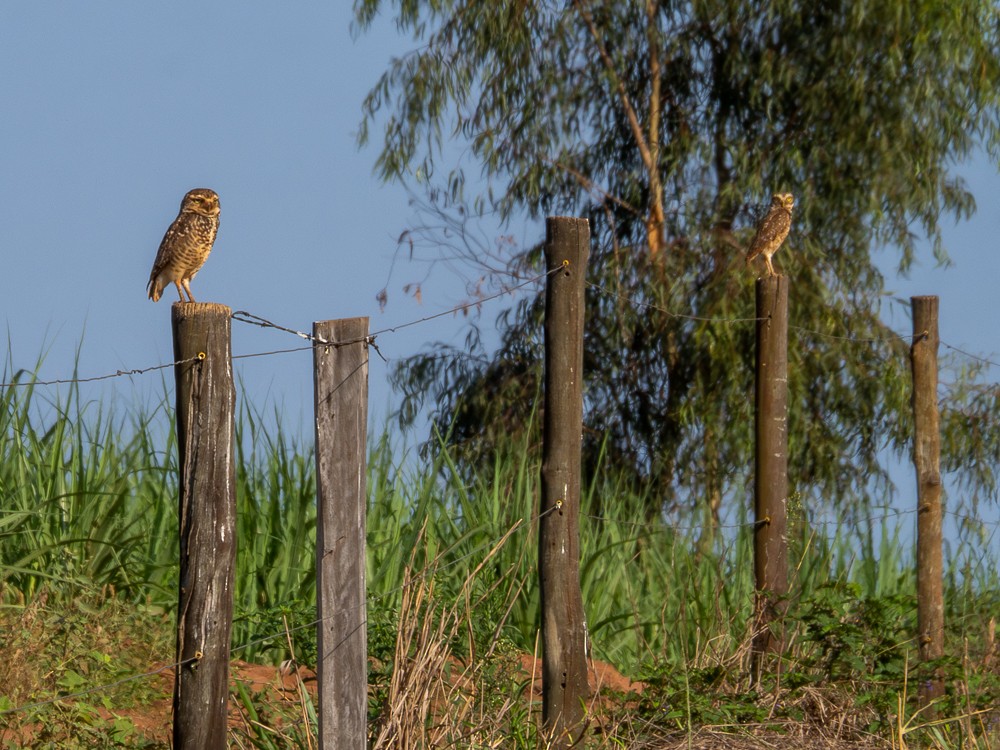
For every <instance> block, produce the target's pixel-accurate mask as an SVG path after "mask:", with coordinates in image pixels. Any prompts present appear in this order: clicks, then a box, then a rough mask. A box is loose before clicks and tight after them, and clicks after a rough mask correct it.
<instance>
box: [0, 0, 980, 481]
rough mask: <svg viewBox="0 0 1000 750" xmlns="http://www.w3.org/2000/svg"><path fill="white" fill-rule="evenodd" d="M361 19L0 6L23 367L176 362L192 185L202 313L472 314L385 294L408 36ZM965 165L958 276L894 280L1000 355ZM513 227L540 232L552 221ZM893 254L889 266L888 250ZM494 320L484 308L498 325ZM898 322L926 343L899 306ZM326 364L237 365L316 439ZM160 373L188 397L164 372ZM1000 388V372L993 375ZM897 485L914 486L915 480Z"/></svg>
mask: <svg viewBox="0 0 1000 750" xmlns="http://www.w3.org/2000/svg"><path fill="white" fill-rule="evenodd" d="M351 19H352V14H351V11H350V3H348V2H344V1H343V0H342V1H341V2H315V1H314V2H301V3H291V4H275V3H259V2H250V3H235V2H218V3H192V2H174V3H125V2H105V1H91V2H86V3H59V4H55V3H4V4H3V5H2V6H0V102H2V107H3V116H2V117H0V226H2V234H0V242H2V244H3V249H2V252H3V260H4V268H3V272H2V275H0V300H2V310H3V316H4V324H5V327H6V329H7V333H8V336H9V339H10V346H11V351H12V353H13V358H12V361H8V362H7V370H8V372H9V371H10V369H11V368H15V369H16V368H19V367H27V368H32V367H33V366H34V362H35V360H36V358H37V357H38V356H39V355H40V354H42V353H44V355H45V359H44V363H43V366H42V368H41V372H40V375H41V377H42V378H43V379H48V378H60V377H68V376H69V375H70V374H71V370H72V367H73V363H74V358H75V356H76V353H77V350H78V348H79V371H80V374H81V375H82V376H91V375H100V374H104V373H108V372H113V371H115V370H117V369H131V368H142V367H147V366H150V365H154V364H158V363H164V362H169V361H170V360H171V359H172V349H171V340H170V327H169V319H170V304H171V303H172V302H173V300H174V298H175V293H174V292H173V290H170V289H168V290H167V292H166V294H165V295H164V299H163V300H161V302H160V303H158V304H153V303H152V302H150V301H149V300H147V299H146V294H145V285H146V280H147V278H148V274H149V268H150V265H151V263H152V260H153V257H154V255H155V253H156V249H157V246H158V244H159V241H160V238H161V237H162V235H163V232H164V230H165V229H166V227H167V226H168V225H169V223H170V221H171V220H172V219H173V217H174V216H175V214H176V211H177V207H178V205H179V202H180V199H181V196H182V195H183V194H184V193H185V192H186V191H187V190H188V189H190V188H192V187H211V188H213V189H215V190H216V191H217V192H218V193H219V194H220V196H221V201H222V224H221V229H220V233H219V237H218V241H217V243H216V246H215V251H214V252H213V254H212V257H211V258H210V260H209V261H208V263H207V265H206V266H205V268H204V269H203V271H202V272H201V274H200V275H199V276H198V278H197V279H196V281H195V283H194V285H193V289H194V292H195V295H196V297H197V298H198V299H199V301H214V302H221V303H224V304H227V305H229V306H230V307H232V308H233V309H234V310H248V311H250V312H253V313H255V314H257V315H261V316H263V317H265V318H268V319H270V320H273V321H275V322H278V323H282V324H284V325H288V326H291V327H293V328H297V329H299V330H309V328H310V326H311V323H312V321H314V320H323V319H328V318H338V317H351V316H355V315H369V316H371V318H372V328H373V330H374V329H380V328H384V327H388V326H391V325H394V324H397V323H401V322H404V321H407V320H411V319H414V318H418V317H422V316H425V315H430V314H433V313H435V312H439V311H441V310H444V309H447V308H449V307H451V306H453V305H454V304H456V303H458V302H461V301H463V299H464V295H465V292H464V289H463V288H462V286H461V284H459V283H457V282H455V281H454V279H452V278H450V277H447V276H442V277H441V278H440V279H439V280H438V282H437V283H436V284H434V285H432V286H430V287H429V288H428V289H427V290H426V291H425V293H424V295H423V301H422V303H421V304H419V305H418V304H417V303H416V302H415V301H413V300H407V299H406V297H405V295H404V294H403V293H402V290H401V286H402V284H403V283H405V282H406V281H410V280H412V279H414V278H420V277H422V276H423V273H424V270H425V269H423V268H407V267H406V266H405V265H404V266H402V267H397V269H396V271H395V272H394V275H393V278H392V286H390V288H389V292H390V303H389V306H388V308H387V309H386V311H385V312H384V313H381V312H380V311H379V308H378V304H377V302H376V294H377V293H378V292H379V290H380V289H382V287H383V286H384V285H385V283H386V281H387V279H388V277H389V272H390V266H391V263H392V259H393V255H394V252H395V248H396V238H397V237H398V235H399V234H400V232H401V231H402V230H403V229H405V228H406V227H407V225H408V223H409V221H410V220H411V218H412V211H411V209H410V208H409V206H408V204H407V195H406V193H405V191H404V190H403V189H402V188H400V187H398V186H388V187H385V186H383V185H381V184H380V183H379V181H378V180H377V178H375V177H374V175H373V172H372V165H373V163H374V160H375V157H376V151H375V149H374V148H367V149H365V150H361V151H359V150H358V148H357V147H356V141H355V133H356V130H357V127H358V124H359V122H360V120H361V110H360V106H361V101H362V98H363V96H364V95H365V93H366V92H367V90H368V89H369V88H370V87H371V85H372V84H373V83H374V82H375V81H376V79H377V77H378V75H379V73H380V72H381V71H382V70H383V69H384V68H385V66H386V63H387V61H388V60H389V58H390V57H391V56H392V55H394V54H396V55H398V54H402V53H403V52H405V51H406V50H407V49H409V48H410V46H411V45H412V42H411V40H409V39H407V38H403V37H400V36H398V35H397V34H396V31H395V28H394V27H393V25H392V24H391V23H388V22H382V23H380V24H377V28H376V29H375V30H374V31H373V32H371V33H369V34H367V35H364V36H361V37H360V38H358V39H354V38H353V37H352V34H351V32H350V24H351ZM960 171H961V173H962V174H964V175H966V176H967V177H968V179H969V183H970V185H971V186H972V187H973V189H974V192H975V194H976V196H977V198H978V201H979V212H978V213H977V215H976V217H975V218H974V219H973V220H972V221H970V222H968V223H965V224H962V225H959V226H956V227H950V226H949V228H948V231H947V237H946V239H947V240H948V245H949V249H950V251H951V254H952V258H953V260H954V262H955V266H954V267H953V268H950V269H947V270H944V269H936V268H934V267H933V260H932V259H931V258H930V255H929V253H926V254H925V255H924V257H923V258H922V259H921V264H920V265H918V267H917V268H915V269H914V271H913V273H912V278H911V279H895V278H893V279H890V283H889V288H890V290H891V291H892V292H894V293H896V294H898V295H899V296H902V297H908V296H909V295H910V294H938V295H940V297H941V336H942V339H943V340H944V341H946V342H948V343H950V344H953V345H954V346H958V347H961V348H963V349H966V350H968V351H972V352H977V353H980V354H985V355H988V356H992V357H993V358H994V359H996V357H997V352H1000V327H998V325H997V324H998V321H1000V304H998V301H997V288H996V284H997V279H1000V252H998V248H997V245H998V242H1000V212H998V211H997V210H996V205H997V201H998V199H1000V178H998V176H997V169H996V165H995V164H991V163H988V162H987V161H986V160H985V159H978V160H976V161H974V162H973V163H970V164H966V165H961V166H960ZM512 231H514V233H515V234H517V235H519V236H523V237H526V239H528V240H531V239H533V238H534V235H533V234H532V233H533V232H535V231H536V228H532V227H529V228H525V227H514V228H513V230H512ZM885 257H886V264H885V265H886V268H889V269H891V268H893V267H894V257H891V256H890V254H886V256H885ZM779 260H780V259H779ZM747 284H748V288H749V287H750V285H751V280H750V279H749V278H748V280H747ZM749 293H750V292H749V291H748V294H749ZM499 309H500V308H499V306H498V305H497V303H496V302H494V303H490V305H489V306H488V307H487V308H486V310H485V318H484V320H486V321H492V320H493V316H494V313H495V312H497V311H499ZM891 322H892V324H893V325H894V327H895V328H896V329H897V330H899V331H901V332H904V333H906V332H908V331H909V330H910V323H909V320H908V319H907V318H906V317H905V316H903V315H901V314H899V312H898V311H897V313H896V314H894V315H893V317H892V319H891ZM461 323H462V321H461V319H451V318H446V319H440V320H438V321H435V322H434V323H430V324H425V325H421V326H416V327H412V328H408V329H405V330H404V331H401V332H399V333H397V334H394V335H386V336H384V337H383V338H381V339H380V340H379V344H380V347H381V349H382V351H383V353H384V354H386V355H387V356H388V357H391V358H399V357H405V356H407V355H409V354H412V353H414V352H416V351H419V350H420V349H421V348H422V347H423V346H424V345H425V344H426V343H427V342H430V341H434V340H438V339H453V338H454V337H455V336H456V331H458V330H459V329H460V326H461ZM233 329H234V337H233V341H234V344H233V347H234V352H235V353H236V354H245V353H251V352H258V351H266V350H271V349H277V348H284V347H289V346H295V345H297V344H299V343H302V344H304V342H300V341H298V340H297V339H294V338H292V337H289V336H287V335H285V334H280V333H277V332H275V331H266V330H262V329H259V328H252V327H249V326H246V325H243V324H238V323H234V325H233ZM4 359H5V360H6V359H7V357H6V356H5V357H4ZM310 367H311V355H310V354H309V352H303V353H300V354H291V355H281V356H276V357H264V358H259V359H251V360H244V361H242V362H240V363H239V364H238V365H237V372H238V373H239V374H240V375H241V377H242V378H243V380H244V383H245V385H246V387H247V389H246V392H245V393H246V395H247V396H248V397H249V398H250V399H252V400H253V402H254V403H256V404H258V405H259V406H262V407H263V408H264V409H265V411H269V410H271V409H272V408H273V406H274V404H278V405H280V406H282V408H283V409H284V410H285V415H286V416H285V421H286V426H287V427H289V428H291V429H292V430H293V432H301V434H302V435H303V436H305V437H307V438H308V436H310V434H311V429H312V428H311V423H310V417H311V399H312V395H311V389H312V384H311V369H310ZM387 373H388V369H387V366H386V365H384V364H383V363H382V362H381V361H380V360H379V359H378V358H376V357H373V358H372V364H371V369H370V378H371V404H372V407H373V410H374V414H373V424H372V429H373V430H377V429H378V423H379V422H380V421H381V419H382V418H383V416H384V414H385V413H386V407H387V405H388V404H390V403H391V399H392V396H391V393H390V390H389V388H388V385H387V380H386V376H387ZM163 377H166V378H167V381H168V383H170V384H171V385H172V373H171V372H170V371H169V370H167V371H164V375H163ZM160 379H161V375H160V374H151V375H146V376H139V377H134V378H132V379H131V382H129V379H126V378H119V379H116V380H114V381H110V384H109V383H103V384H94V385H85V386H83V389H84V390H83V395H84V397H85V398H91V399H100V398H105V399H108V398H111V399H123V400H134V399H135V398H136V397H137V396H138V397H139V398H145V397H148V396H150V395H151V394H156V393H158V392H160ZM990 379H991V380H993V381H996V380H997V379H1000V371H998V370H997V368H994V369H993V370H992V371H991V374H990ZM241 395H243V394H241ZM300 425H301V429H300ZM899 479H900V480H902V481H901V485H904V484H905V482H906V479H907V476H906V472H903V473H902V474H901V475H900V476H899ZM911 484H912V482H911ZM900 489H901V490H902V491H903V493H904V494H905V493H906V492H908V491H912V490H908V489H907V487H905V486H901V488H900Z"/></svg>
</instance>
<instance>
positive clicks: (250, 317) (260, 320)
mask: <svg viewBox="0 0 1000 750" xmlns="http://www.w3.org/2000/svg"><path fill="white" fill-rule="evenodd" d="M558 270H560V269H558V268H557V269H553V270H552V271H549V272H546V273H541V274H537V275H535V276H532V277H530V278H527V279H522V278H521V277H519V276H516V275H513V274H511V279H512V281H513V282H515V283H512V284H510V285H506V286H504V288H502V289H501V290H500V291H498V292H496V293H495V294H491V295H488V296H485V297H483V298H481V299H476V300H473V301H471V302H463V303H461V304H458V305H455V306H453V307H450V308H448V309H446V310H441V311H439V312H436V313H433V314H431V315H425V316H422V317H419V318H414V319H411V320H408V321H405V322H403V323H397V324H395V325H392V326H386V327H384V328H381V329H378V330H375V331H372V332H371V333H369V334H368V335H367V336H366V337H364V339H363V340H364V341H365V342H366V343H367V344H368V345H369V346H371V347H372V348H374V349H375V351H376V352H377V353H378V354H379V355H380V356H382V354H381V351H379V349H378V344H377V340H378V338H379V337H381V336H385V335H390V334H394V333H397V332H399V331H402V330H405V329H408V328H411V327H413V326H418V325H422V324H425V323H430V322H432V321H435V320H438V319H440V318H445V317H449V316H455V315H458V314H460V313H465V312H468V311H469V310H471V309H474V308H475V309H479V308H481V307H482V306H483V305H485V304H487V303H489V302H492V301H495V300H498V299H501V298H503V297H507V296H511V295H513V294H514V293H515V292H517V291H518V290H520V289H523V288H525V287H528V286H531V285H533V284H537V283H539V282H541V281H542V280H544V279H545V278H546V276H548V275H549V274H550V273H555V272H557V271H558ZM587 286H588V287H589V288H591V289H593V290H594V291H596V292H598V293H600V294H602V295H606V296H608V297H610V298H612V299H615V300H618V301H621V302H627V303H628V304H630V305H632V306H634V307H635V308H637V309H643V310H655V311H656V312H659V313H662V314H663V315H666V316H668V317H671V318H677V319H681V320H691V321H695V322H701V323H711V324H719V325H743V324H747V323H756V322H758V320H760V319H759V318H756V317H735V318H726V317H713V316H701V315H694V314H690V313H686V312H678V311H675V310H670V309H667V308H665V307H662V306H660V305H656V304H653V303H650V302H646V301H643V300H636V299H634V298H632V297H629V296H628V295H622V294H618V293H617V292H614V291H612V290H609V289H607V288H605V287H603V286H601V285H599V284H594V283H588V284H587ZM232 319H233V320H234V321H236V322H239V323H244V324H247V325H251V326H256V327H259V328H267V329H272V330H275V331H279V332H282V333H287V334H289V335H292V336H295V337H297V338H300V339H303V340H305V341H308V342H310V345H309V346H299V347H290V348H284V349H273V350H267V351H260V352H251V353H244V354H234V355H233V359H250V358H256V357H269V356H275V355H280V354H290V353H294V352H302V351H309V350H311V349H312V348H313V346H314V345H321V346H331V347H340V346H346V345H348V344H354V343H358V340H348V341H326V340H324V339H321V338H317V337H315V336H313V335H312V334H309V333H306V332H304V331H301V330H297V329H296V328H293V327H290V326H286V325H282V324H279V323H275V322H273V321H271V320H268V319H267V318H265V317H263V316H260V315H257V314H255V313H252V312H249V311H246V310H236V311H235V312H233V313H232ZM789 329H790V330H794V331H797V332H799V333H802V334H808V335H812V336H817V337H822V338H826V339H831V340H835V341H842V342H845V343H852V344H872V343H884V342H890V341H904V342H908V343H909V342H912V340H913V339H914V335H913V334H903V333H898V332H895V331H890V332H889V333H887V334H886V335H885V336H874V337H873V336H853V335H850V334H849V333H832V332H829V331H819V330H816V329H811V328H805V327H803V326H794V325H792V326H789ZM939 343H940V344H941V346H943V347H945V348H947V349H949V350H950V351H953V352H955V353H956V354H958V355H961V356H962V357H965V358H966V359H967V360H969V361H971V362H976V363H978V364H981V365H985V366H987V367H996V368H998V369H1000V362H998V361H997V360H995V359H991V358H989V357H983V356H980V355H976V354H973V353H971V352H969V351H967V350H966V349H963V348H961V347H958V346H954V345H953V344H949V343H948V342H946V341H943V340H942V341H940V342H939ZM382 358H383V360H385V357H384V356H383V357H382ZM193 361H194V359H188V360H177V361H174V362H166V363H163V364H157V365H149V366H146V367H135V368H128V369H117V370H114V371H112V372H108V373H105V374H101V375H93V376H88V377H79V376H76V375H74V376H68V377H62V378H55V379H38V378H37V377H35V373H32V372H30V371H28V370H23V369H22V370H19V371H18V374H24V375H27V376H29V377H26V378H25V379H18V378H16V377H15V379H14V380H8V381H7V382H0V388H16V387H29V386H30V387H34V386H52V385H66V384H77V383H92V382H97V381H102V380H111V379H114V378H121V377H130V376H135V375H145V374H147V373H150V372H156V371H158V370H164V369H166V368H169V367H176V366H179V365H184V364H189V363H191V362H193ZM987 387H1000V383H995V384H990V385H989V386H987Z"/></svg>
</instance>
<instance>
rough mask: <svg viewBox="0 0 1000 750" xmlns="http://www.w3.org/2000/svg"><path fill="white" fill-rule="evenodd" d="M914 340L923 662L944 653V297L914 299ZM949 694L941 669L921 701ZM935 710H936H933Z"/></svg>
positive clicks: (927, 682) (919, 627)
mask: <svg viewBox="0 0 1000 750" xmlns="http://www.w3.org/2000/svg"><path fill="white" fill-rule="evenodd" d="M910 304H911V306H912V308H913V343H912V345H911V347H910V369H911V371H912V373H913V431H914V434H913V465H914V467H915V468H916V471H917V631H918V636H917V638H918V644H919V647H920V660H921V661H924V662H926V661H932V660H934V659H940V658H941V657H942V656H943V655H944V591H943V581H942V576H943V574H944V573H943V561H942V549H941V516H942V509H941V434H940V427H939V422H938V400H937V385H938V362H937V353H938V343H939V339H938V298H937V297H911V298H910ZM943 695H944V681H943V680H942V679H941V677H940V675H939V674H937V673H935V675H934V677H933V678H931V679H929V680H922V681H921V683H920V690H919V698H920V702H921V705H923V706H928V705H929V704H930V703H932V702H933V701H934V700H936V699H938V698H940V697H941V696H943ZM929 711H930V713H933V709H929Z"/></svg>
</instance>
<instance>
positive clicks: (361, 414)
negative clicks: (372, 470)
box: [313, 318, 368, 750]
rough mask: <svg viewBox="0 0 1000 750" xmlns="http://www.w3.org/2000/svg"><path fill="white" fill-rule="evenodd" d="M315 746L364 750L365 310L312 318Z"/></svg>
mask: <svg viewBox="0 0 1000 750" xmlns="http://www.w3.org/2000/svg"><path fill="white" fill-rule="evenodd" d="M313 335H314V336H315V337H316V338H318V339H321V340H323V341H336V342H353V343H345V344H344V345H343V346H324V345H322V344H315V345H314V347H313V363H314V372H315V399H316V403H315V410H316V485H317V486H316V490H317V495H318V497H317V501H318V508H317V531H316V610H317V619H318V621H319V622H318V624H317V646H318V651H319V656H318V658H319V665H318V670H317V672H318V675H317V677H318V680H319V702H320V711H319V738H320V747H321V748H327V749H328V750H333V748H337V749H338V750H351V749H352V748H354V749H356V750H364V748H365V743H366V739H367V720H368V655H367V649H368V638H367V633H366V630H365V628H366V622H367V612H366V600H365V597H366V593H365V517H366V505H365V503H366V502H367V500H366V492H365V487H366V476H367V461H366V448H367V439H368V438H367V435H368V345H367V342H366V340H365V339H366V337H367V336H368V318H348V319H344V320H328V321H323V322H317V323H314V324H313Z"/></svg>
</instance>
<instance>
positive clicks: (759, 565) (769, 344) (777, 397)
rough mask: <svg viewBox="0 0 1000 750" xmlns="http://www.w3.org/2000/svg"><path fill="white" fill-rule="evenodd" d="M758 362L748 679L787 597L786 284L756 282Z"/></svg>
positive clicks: (771, 642)
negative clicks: (753, 595)
mask: <svg viewBox="0 0 1000 750" xmlns="http://www.w3.org/2000/svg"><path fill="white" fill-rule="evenodd" d="M756 295H757V358H756V397H755V410H754V429H755V433H756V446H755V451H756V457H755V460H754V465H755V471H754V535H753V541H754V545H753V552H754V580H755V582H756V589H757V594H756V601H755V605H754V638H753V644H752V656H751V676H752V680H753V682H754V684H756V683H757V682H758V681H759V679H760V676H761V669H762V663H763V656H764V654H765V653H766V652H768V651H780V650H781V648H782V640H783V639H782V638H781V637H780V636H778V635H776V634H775V633H774V632H772V626H771V623H772V622H773V621H775V620H778V619H780V616H781V614H782V613H783V612H784V610H785V601H784V597H785V594H787V592H788V571H787V565H788V537H787V534H786V525H787V518H786V500H787V498H788V278H787V277H785V276H765V277H763V278H760V279H757V287H756Z"/></svg>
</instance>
